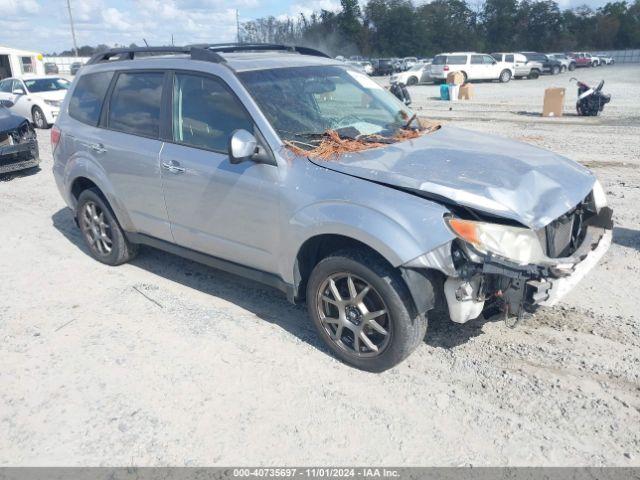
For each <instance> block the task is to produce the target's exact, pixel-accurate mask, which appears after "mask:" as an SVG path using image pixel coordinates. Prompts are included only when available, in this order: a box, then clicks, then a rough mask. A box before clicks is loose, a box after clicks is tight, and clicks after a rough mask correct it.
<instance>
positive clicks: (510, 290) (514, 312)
mask: <svg viewBox="0 0 640 480" xmlns="http://www.w3.org/2000/svg"><path fill="white" fill-rule="evenodd" d="M611 217H612V210H611V209H610V208H609V207H607V206H606V201H605V199H604V193H602V189H601V187H600V184H599V183H597V182H596V184H595V187H594V190H593V191H592V192H591V193H589V195H588V196H587V197H586V198H585V199H584V200H583V201H582V202H580V203H579V204H578V205H577V206H576V207H574V208H572V209H571V210H570V211H568V212H566V213H565V214H564V215H562V216H560V217H559V218H557V219H555V220H554V221H552V222H551V223H549V224H548V225H546V226H545V227H542V228H540V229H538V230H532V229H528V228H522V227H520V226H513V225H501V224H496V223H483V222H478V221H475V220H473V221H472V220H464V219H460V218H457V217H453V216H452V217H450V218H447V220H446V221H447V223H448V225H449V226H450V228H451V230H452V231H453V233H454V234H455V235H456V236H457V239H456V240H454V241H453V242H452V243H451V256H452V260H453V267H454V269H455V275H453V276H450V277H448V278H447V280H446V281H445V285H444V294H445V298H446V301H447V305H448V307H449V314H450V317H451V319H452V320H453V321H454V322H458V323H464V322H466V321H468V320H471V319H474V318H476V317H478V316H479V315H480V314H481V313H484V314H485V317H489V316H492V315H494V314H498V313H501V314H503V315H504V316H505V318H509V317H516V318H517V319H520V318H522V316H523V315H524V313H525V312H529V313H532V312H534V311H535V310H536V309H537V308H538V307H540V306H552V305H554V304H555V303H556V302H558V300H560V298H562V297H563V296H564V295H565V294H566V293H567V292H569V290H571V289H572V288H573V287H574V286H575V285H576V284H577V283H578V282H579V281H580V280H581V279H582V278H583V277H584V276H585V274H586V273H587V272H588V271H589V270H591V269H592V268H593V267H594V266H595V264H596V263H597V262H598V261H599V260H600V259H601V258H602V256H603V255H604V254H605V253H606V251H607V250H608V248H609V246H610V244H611V237H612V234H611V232H612V228H613V223H612V219H611Z"/></svg>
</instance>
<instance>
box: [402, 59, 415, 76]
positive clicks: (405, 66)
mask: <svg viewBox="0 0 640 480" xmlns="http://www.w3.org/2000/svg"><path fill="white" fill-rule="evenodd" d="M416 63H418V59H417V58H416V57H404V58H403V59H402V62H401V69H402V71H403V72H405V71H407V70H409V69H410V68H411V67H413V66H414V65H415V64H416Z"/></svg>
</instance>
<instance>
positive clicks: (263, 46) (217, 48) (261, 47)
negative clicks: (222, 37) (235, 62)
mask: <svg viewBox="0 0 640 480" xmlns="http://www.w3.org/2000/svg"><path fill="white" fill-rule="evenodd" d="M192 46H193V47H198V48H203V49H207V50H209V51H211V52H220V53H235V52H257V51H282V52H296V53H300V54H301V55H313V56H315V57H324V58H331V57H330V56H329V55H327V54H326V53H324V52H321V51H320V50H316V49H315V48H309V47H299V46H296V45H282V44H278V43H205V44H195V45H192Z"/></svg>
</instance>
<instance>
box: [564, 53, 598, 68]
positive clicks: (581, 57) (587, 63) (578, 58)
mask: <svg viewBox="0 0 640 480" xmlns="http://www.w3.org/2000/svg"><path fill="white" fill-rule="evenodd" d="M567 56H568V57H569V58H571V59H573V60H574V61H575V62H576V67H592V66H593V65H592V61H591V59H590V58H588V57H586V56H585V54H584V53H579V52H571V53H567Z"/></svg>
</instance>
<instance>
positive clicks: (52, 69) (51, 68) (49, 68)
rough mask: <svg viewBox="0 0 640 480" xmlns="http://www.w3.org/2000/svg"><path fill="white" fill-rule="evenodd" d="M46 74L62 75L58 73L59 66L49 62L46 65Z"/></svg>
mask: <svg viewBox="0 0 640 480" xmlns="http://www.w3.org/2000/svg"><path fill="white" fill-rule="evenodd" d="M44 73H45V74H47V75H57V74H58V73H60V72H59V71H58V65H56V64H55V63H51V62H47V63H45V64H44Z"/></svg>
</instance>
